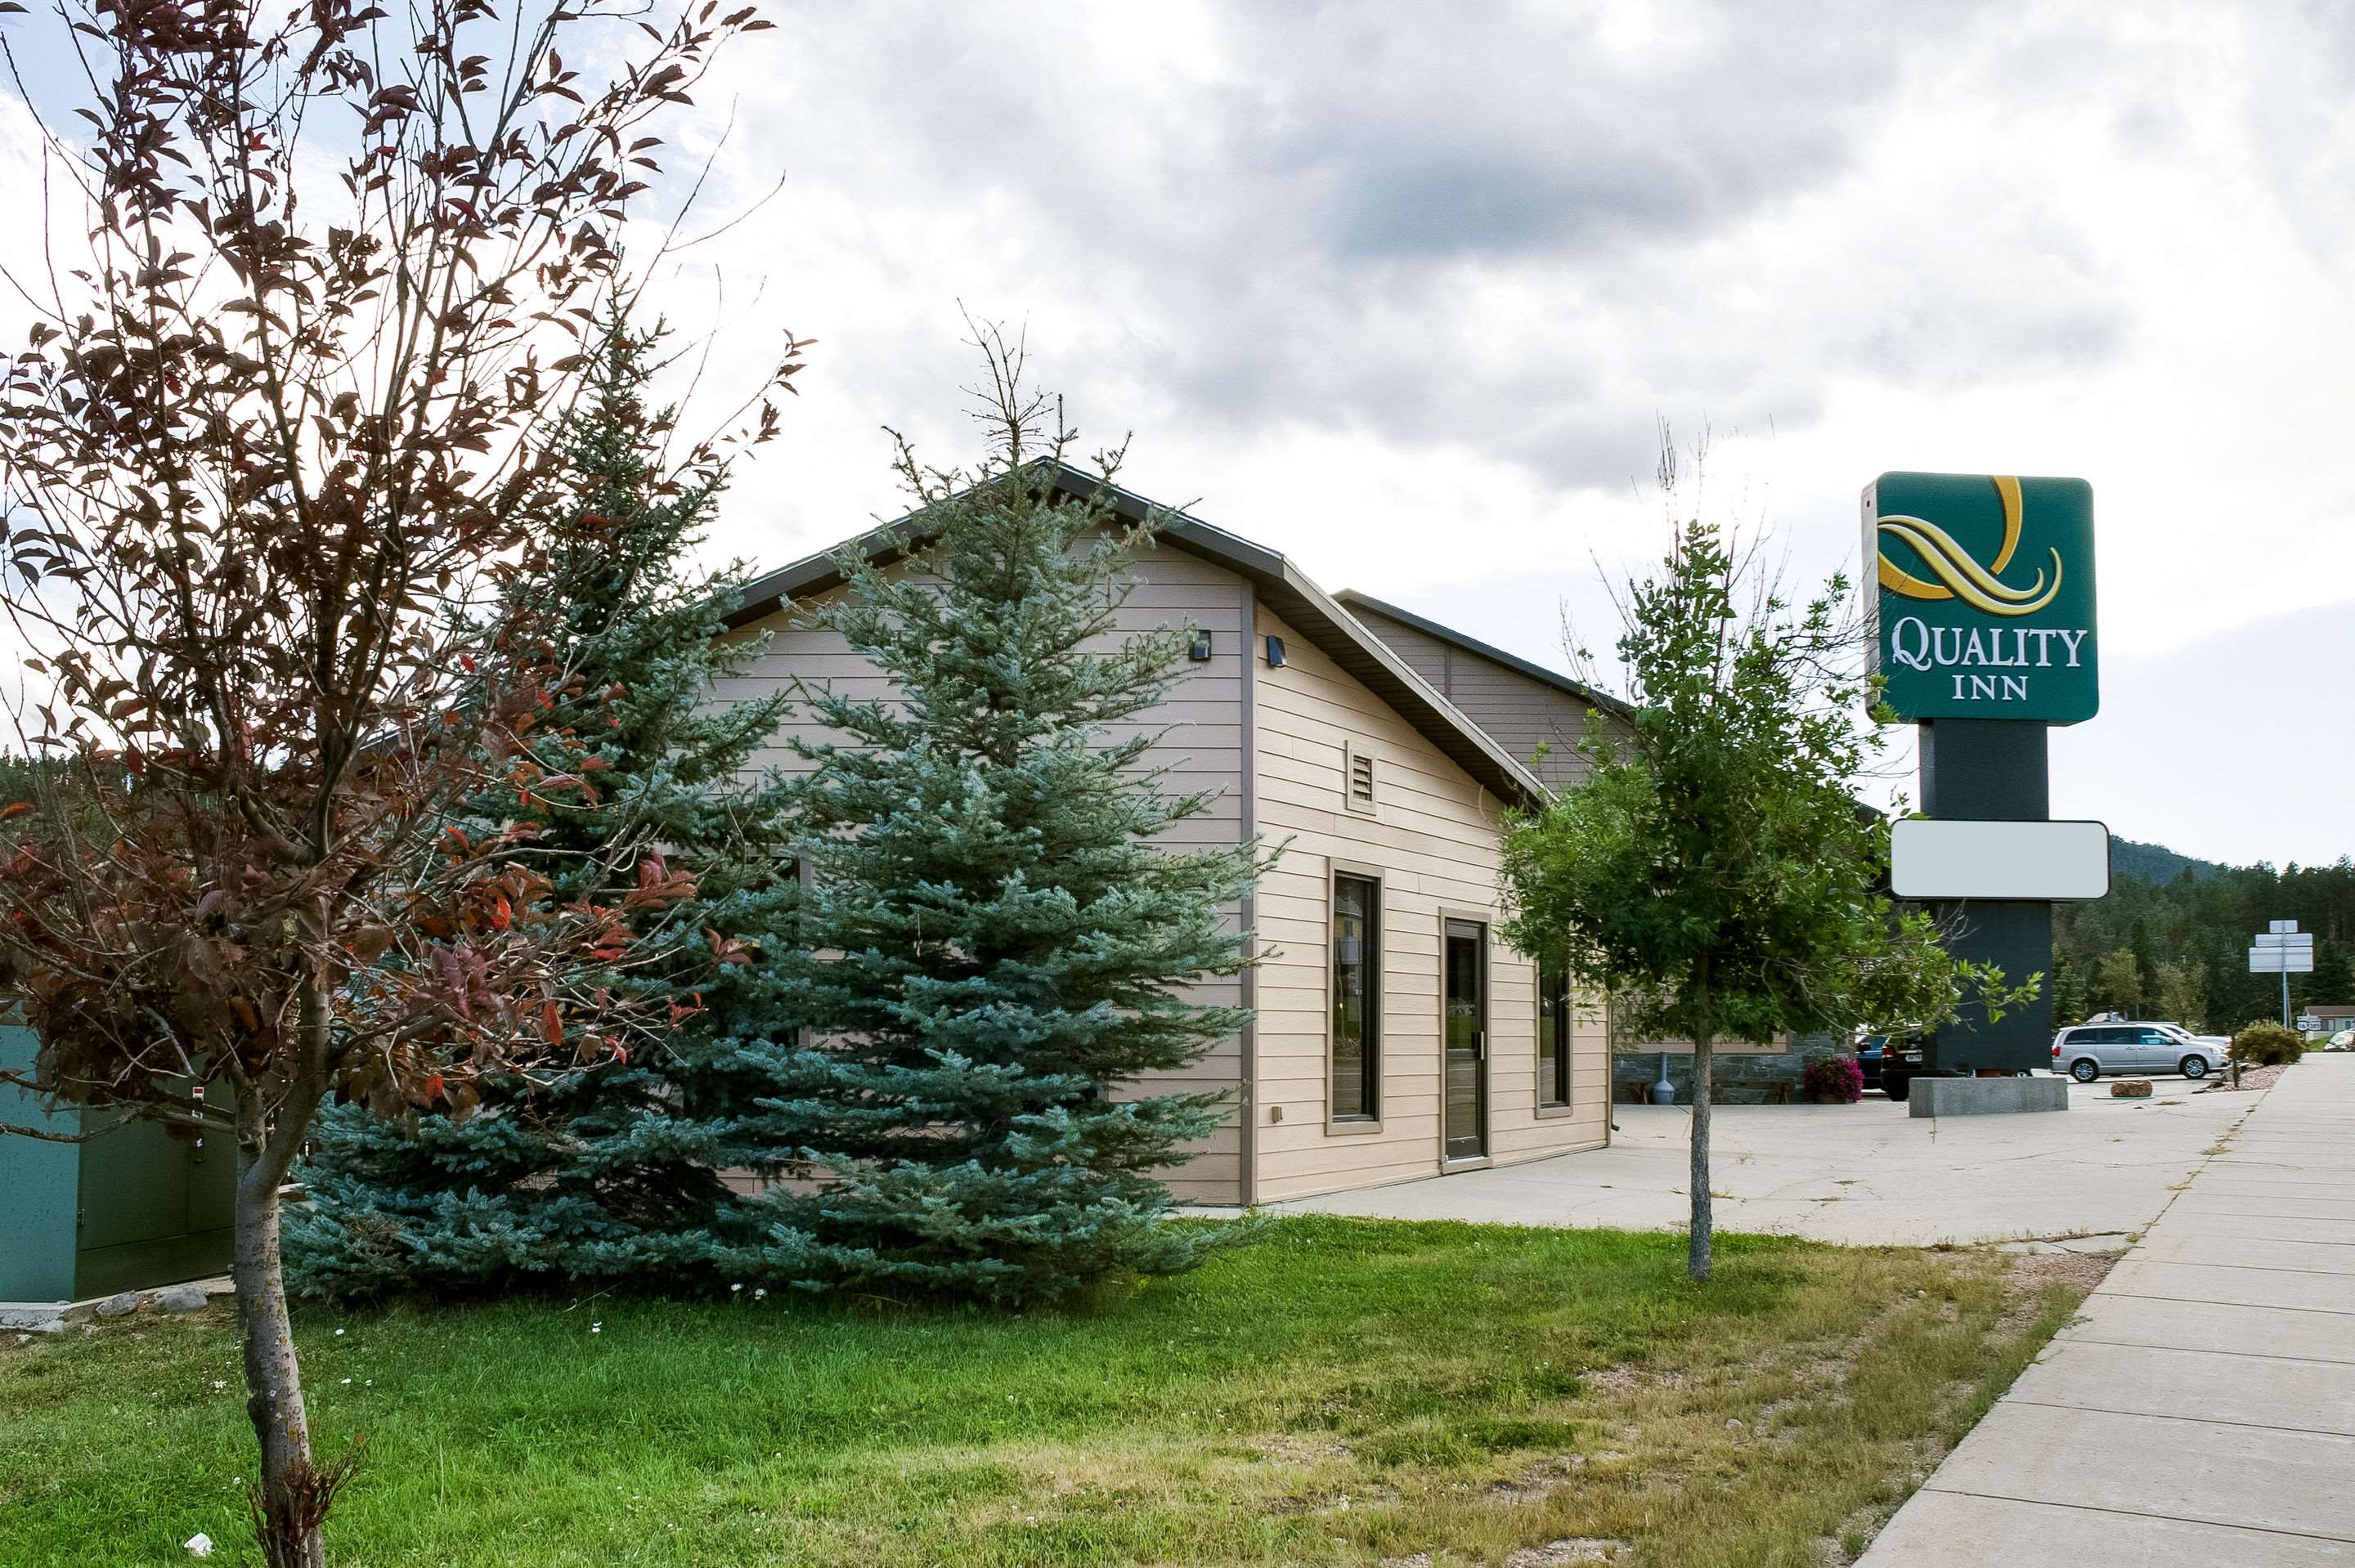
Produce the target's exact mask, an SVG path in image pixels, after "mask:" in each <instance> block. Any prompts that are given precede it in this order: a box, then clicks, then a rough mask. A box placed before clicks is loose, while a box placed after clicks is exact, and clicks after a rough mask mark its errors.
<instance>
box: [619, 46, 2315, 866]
mask: <svg viewBox="0 0 2355 1568" xmlns="http://www.w3.org/2000/svg"><path fill="white" fill-rule="evenodd" d="M764 12H765V14H767V15H769V16H773V17H774V18H775V19H776V20H777V22H778V24H779V26H778V27H777V29H776V30H775V31H773V32H770V33H766V34H763V35H761V36H760V37H758V38H756V39H752V40H748V41H747V43H746V45H745V47H744V48H742V49H741V50H740V51H739V52H738V54H737V55H736V57H735V58H733V59H732V60H730V62H729V63H728V64H727V65H726V67H724V68H723V69H722V70H721V71H720V72H719V76H718V77H717V78H716V79H714V80H713V81H712V82H711V83H709V84H708V85H707V87H706V88H705V89H704V90H703V91H702V93H701V94H700V98H701V104H700V107H699V109H698V114H699V116H700V119H699V120H698V122H696V123H695V124H694V125H693V126H692V127H689V128H688V129H689V130H690V131H691V133H690V134H688V135H686V136H682V137H679V138H677V140H679V141H681V142H682V143H685V144H686V145H685V149H684V150H685V151H686V152H687V153H689V154H698V155H699V154H703V153H705V152H708V151H709V149H710V148H711V147H712V146H713V145H714V144H715V143H718V144H719V154H718V156H719V161H718V164H717V177H716V178H715V180H714V181H713V182H712V184H711V185H710V187H709V190H708V191H707V195H706V203H705V210H706V211H708V212H709V213H710V214H711V215H712V216H713V217H715V218H716V217H719V216H722V215H725V214H729V213H733V212H737V211H741V210H742V209H743V208H744V207H746V206H748V205H749V204H750V203H751V202H752V201H753V199H754V198H755V197H757V196H759V195H760V194H761V193H762V192H763V191H766V190H768V189H769V188H770V187H772V186H773V185H775V184H776V182H777V181H778V180H779V179H780V177H782V178H783V185H782V187H781V188H780V189H779V190H778V192H777V194H776V195H775V196H774V197H773V199H771V200H769V201H768V202H767V203H766V204H765V205H764V206H762V207H760V208H759V210H758V211H757V212H755V213H753V214H752V215H751V217H748V218H747V219H745V221H743V222H742V223H741V224H739V225H738V226H737V227H736V228H733V229H731V230H730V231H729V232H727V233H726V234H725V235H723V236H722V237H721V238H718V239H716V240H714V241H711V242H710V243H709V244H707V245H705V246H703V247H701V248H700V249H697V250H696V251H694V252H693V253H692V254H691V255H690V256H689V257H688V258H687V260H685V261H684V262H682V263H681V264H679V265H678V266H677V267H676V268H674V269H672V270H668V271H667V272H666V275H665V276H664V277H663V278H662V279H660V280H659V284H660V289H661V293H662V297H663V300H664V302H665V304H666V308H667V309H668V310H669V311H670V312H671V313H672V314H673V316H674V317H675V318H676V319H677V321H678V323H680V324H681V325H682V326H685V327H687V328H690V329H694V330H703V329H708V328H714V327H716V328H717V329H718V330H719V337H718V339H717V354H716V357H715V359H714V362H713V364H712V366H711V368H710V371H709V376H708V380H709V384H711V385H713V386H724V385H726V384H727V383H728V382H729V379H730V376H740V377H741V376H751V375H754V374H755V373H756V371H757V366H758V362H759V356H760V355H761V354H762V352H763V351H764V350H765V349H766V347H767V346H768V345H769V344H772V343H773V340H774V337H775V335H776V334H777V333H778V332H779V331H781V330H783V329H785V328H790V329H791V330H793V331H794V332H796V333H799V334H803V335H805V336H808V337H813V338H815V339H817V340H818V345H817V346H816V347H815V349H814V350H812V352H811V355H810V368H809V370H808V371H807V372H806V374H805V376H803V377H802V378H801V381H800V386H801V388H802V396H801V397H800V398H799V399H798V400H797V401H796V402H795V403H794V406H793V407H792V408H790V410H789V411H788V418H787V426H786V431H785V435H784V438H783V440H781V441H779V442H778V443H776V444H775V445H774V446H773V447H771V448H770V449H768V450H767V452H766V454H765V455H764V456H763V457H762V461H760V463H759V464H758V465H757V468H756V469H755V470H754V471H751V472H749V473H748V474H747V475H746V476H745V479H744V481H743V482H742V483H741V486H740V487H739V489H738V491H737V493H735V495H734V497H733V499H732V501H731V503H730V509H729V512H728V515H727V518H726V521H725V524H724V527H723V529H722V531H721V536H720V537H719V540H718V541H716V546H715V547H716V548H717V549H719V550H723V551H726V552H729V553H732V554H737V555H741V556H747V557H750V558H751V559H753V560H754V561H756V562H758V563H761V564H767V565H773V564H776V563H779V562H781V561H783V560H784V559H788V558H791V557H793V556H799V555H802V554H805V553H806V552H807V551H809V550H811V549H814V548H817V547H820V546H826V545H828V544H831V543H833V542H834V541H836V540H837V539H839V538H840V537H842V536H844V535H847V534H849V533H851V532H853V531H855V530H856V529H857V528H858V527H860V526H863V525H864V524H866V522H867V521H868V518H869V517H870V516H871V515H873V514H879V513H889V512H891V511H892V510H894V508H895V497H894V493H893V491H892V487H891V480H890V472H889V470H888V467H887V460H888V457H889V448H888V444H887V441H886V439H885V438H884V437H883V436H882V434H881V433H880V430H879V427H880V426H881V425H883V424H885V423H887V422H888V423H890V424H892V425H894V426H897V427H899V428H901V429H907V430H908V431H910V432H911V434H912V435H914V436H916V437H917V438H918V439H919V440H920V441H921V442H922V445H923V447H924V449H925V450H926V451H927V453H928V454H929V455H931V456H932V457H934V458H936V459H938V460H940V461H954V460H961V459H964V458H967V457H969V456H970V455H972V440H973V433H972V429H971V427H970V425H969V424H968V423H967V422H966V421H965V420H964V418H963V416H962V408H963V400H962V397H961V395H960V393H959V391H958V388H959V387H962V386H964V385H967V384H969V383H970V382H971V381H972V380H973V379H974V376H975V368H976V366H975V360H974V356H973V355H972V354H971V351H970V350H969V349H967V348H966V347H965V346H964V344H963V342H962V341H961V340H962V338H963V337H964V325H963V322H962V320H961V318H960V315H959V302H963V303H964V306H965V307H967V308H969V309H971V310H972V311H974V312H975V313H977V314H980V315H982V316H985V317H988V318H995V319H999V320H1003V321H1006V322H1008V323H1018V324H1025V325H1027V328H1028V335H1029V341H1030V344H1031V347H1032V350H1033V365H1034V368H1035V369H1036V370H1037V371H1038V372H1039V376H1040V378H1041V379H1042V380H1043V382H1044V383H1045V384H1047V385H1048V386H1050V387H1056V388H1060V390H1061V391H1062V392H1064V393H1065V394H1066V396H1067V398H1068V402H1069V407H1070V408H1071V412H1072V415H1073V418H1075V420H1076V421H1077V422H1078V423H1079V424H1080V425H1081V426H1082V429H1083V430H1085V431H1086V432H1088V433H1089V434H1091V435H1093V436H1100V437H1103V438H1105V439H1117V438H1118V437H1119V436H1120V435H1122V434H1123V433H1124V432H1128V431H1134V432H1135V443H1134V446H1133V448H1132V450H1131V459H1130V466H1129V469H1128V471H1127V476H1126V477H1127V479H1128V481H1129V482H1130V483H1131V484H1132V485H1133V486H1134V487H1135V488H1136V489H1139V490H1141V491H1143V492H1144V493H1146V494H1148V495H1151V496H1153V497H1155V498H1156V499H1159V500H1163V501H1167V502H1171V503H1191V505H1192V506H1193V509H1194V510H1195V511H1196V512H1197V514H1199V515H1200V516H1202V517H1204V518H1206V519H1208V520H1209V521H1211V522H1214V523H1217V524H1220V525H1222V526H1225V527H1227V528H1230V529H1232V530H1233V531H1235V532H1237V533H1240V534H1242V535H1246V536H1248V537H1251V538H1252V539H1255V540H1258V541H1261V542H1263V543H1264V544H1267V545H1270V546H1275V547H1277V548H1280V549H1283V550H1284V551H1285V552H1287V553H1288V554H1290V555H1292V556H1294V557H1295V559H1296V560H1297V561H1298V562H1300V563H1301V565H1302V566H1303V567H1305V569H1306V570H1307V571H1308V572H1309V573H1310V574H1311V575H1313V576H1315V577H1316V578H1318V579H1319V580H1320V581H1322V582H1323V583H1324V584H1325V585H1326V586H1327V587H1328V588H1343V587H1353V588H1361V589H1364V590H1366V591H1368V592H1370V593H1373V594H1376V595H1378V596H1380V597H1382V598H1386V599H1394V600H1397V601H1399V602H1401V603H1404V604H1407V605H1409V606H1412V607H1414V608H1416V609H1421V610H1423V611H1424V612H1426V613H1428V614H1431V615H1433V616H1435V617H1438V618H1440V619H1442V620H1448V621H1452V622H1454V623H1455V624H1457V625H1460V626H1463V627H1465V629H1466V630H1471V631H1473V632H1475V633H1476V634H1477V635H1479V636H1482V637H1484V638H1487V639H1488V640H1489V641H1495V642H1497V643H1500V644H1502V645H1504V646H1506V647H1508V648H1510V649H1512V650H1514V651H1516V652H1520V653H1522V654H1524V655H1526V656H1529V657H1530V658H1534V659H1539V660H1541V661H1546V662H1555V663H1560V662H1561V659H1562V653H1561V636H1560V620H1561V608H1562V607H1563V606H1564V605H1565V604H1567V605H1568V606H1569V607H1570V609H1571V610H1572V613H1573V615H1574V616H1576V617H1577V618H1578V619H1579V620H1581V621H1582V624H1584V625H1585V626H1587V627H1588V628H1589V629H1590V631H1591V634H1592V636H1593V640H1594V641H1596V642H1597V643H1604V642H1607V641H1608V630H1609V628H1608V620H1607V617H1608V610H1607V606H1606V604H1605V603H1604V600H1603V599H1602V597H1601V595H1600V594H1599V592H1598V591H1597V588H1596V584H1597V581H1598V575H1599V574H1602V573H1609V572H1615V571H1623V570H1625V568H1626V567H1628V566H1629V565H1631V564H1633V563H1637V562H1640V561H1642V560H1644V559H1645V558H1646V557H1648V556H1652V555H1654V554H1656V553H1657V547H1658V546H1659V544H1660V542H1661V539H1662V524H1661V513H1660V508H1659V505H1658V503H1657V498H1656V497H1654V496H1652V495H1651V494H1650V493H1649V475H1650V472H1651V471H1652V468H1653V465H1654V450H1655V446H1656V442H1657V429H1658V427H1659V424H1660V422H1661V421H1666V422H1667V424H1668V426H1669V428H1670V429H1673V430H1674V431H1675V432H1677V433H1678V436H1679V437H1680V438H1686V439H1689V438H1690V437H1693V436H1695V435H1697V434H1699V433H1700V431H1701V430H1703V429H1709V430H1710V431H1711V432H1713V439H1712V444H1711V451H1710V463H1709V469H1708V473H1707V486H1708V488H1707V492H1706V493H1705V495H1704V496H1703V498H1702V504H1704V505H1707V506H1709V507H1710V508H1712V509H1715V510H1717V511H1718V512H1719V514H1721V515H1723V516H1726V517H1729V518H1734V519H1738V520H1740V521H1742V522H1743V523H1744V524H1746V525H1749V526H1753V527H1757V526H1766V527H1770V528H1771V530H1772V533H1773V538H1774V548H1775V549H1776V550H1777V551H1779V552H1781V553H1782V554H1783V555H1784V556H1786V557H1787V560H1788V562H1789V567H1790V569H1791V570H1792V571H1793V572H1795V573H1797V574H1801V575H1816V576H1819V575H1821V574H1823V573H1828V572H1829V571H1831V570H1834V569H1836V568H1838V567H1843V566H1846V567H1849V569H1851V570H1852V569H1853V567H1854V563H1855V559H1856V556H1857V555H1858V553H1859V550H1858V545H1859V537H1860V529H1859V521H1858V515H1857V497H1858V493H1859V490H1860V489H1861V487H1862V486H1863V485H1864V484H1865V483H1866V482H1869V481H1870V479H1871V478H1872V477H1873V476H1874V475H1875V474H1876V473H1878V472H1880V471H1882V470H1886V469H1899V468H1904V469H1934V470H1951V471H1965V472H1984V471H2000V472H2014V473H2031V474H2033V473H2043V474H2075V475H2082V476H2083V477H2085V478H2087V479H2089V480H2090V481H2091V482H2092V483H2093V485H2094V493H2095V499H2096V515H2097V525H2098V528H2099V537H2100V545H2101V576H2102V599H2103V602H2102V607H2101V608H2102V636H2103V639H2104V645H2105V668H2104V676H2105V711H2104V713H2103V715H2102V716H2101V717H2100V718H2098V719H2096V720H2095V721H2094V722H2093V723H2091V724H2088V725H2085V726H2082V727H2080V728H2078V729H2076V730H2074V731H2063V732H2057V733H2056V739H2055V741H2054V747H2053V750H2054V758H2055V774H2056V776H2055V789H2054V800H2053V807H2054V812H2055V814H2056V815H2069V816H2091V817H2099V818H2103V819H2105V820H2106V821H2108V822H2109V823H2110V824H2111V827H2112V829H2113V831H2114V832H2119V833H2121V834H2126V835H2128V836H2132V837H2135V838H2138V839H2146V840H2157V841H2159V842H2165V843H2168V844H2169V845H2171V846H2173V847H2175V848H2178V849H2179V850H2182V851H2184V852H2186V853H2194V854H2199V855H2203V856H2208V857H2211V858H2218V859H2228V860H2235V861H2250V860H2256V859H2268V860H2273V861H2276V862H2281V861H2287V860H2292V859H2296V860H2300V861H2317V860H2329V859H2335V858H2337V857H2338V856H2339V855H2340V854H2342V853H2348V852H2349V851H2350V850H2355V821H2350V817H2355V812H2350V806H2355V682H2350V679H2349V674H2350V665H2355V660H2350V651H2355V440H2350V439H2349V427H2350V422H2355V353H2350V351H2355V295H2351V294H2350V281H2355V267H2350V254H2355V90H2350V89H2355V7H2351V6H2350V5H2338V4H2328V3H2314V4H2306V3H2299V0H2281V3H2278V4H2241V5H2234V4H2230V3H2226V0H2205V3H2201V4H2190V5H2179V6H2176V5H2166V4H2162V3H2158V0H2149V3H2137V4H2135V5H2115V4H2096V5H2074V6H2071V5H2034V6H2025V5H1967V4H1961V3H1947V4H1941V5H1899V4H1881V5H1838V4H1813V5H1774V4H1764V3H1757V0H1746V3H1741V4H1730V5H1722V6H1710V5H1699V4H1689V3H1688V4H1677V5H1651V4H1630V5H1573V4H1554V5H1528V6H1515V5H1482V4H1468V3H1467V4H1453V5H1427V4H1421V3H1408V0H1398V3H1392V4H1379V5H1378V4H1358V5H1329V6H1319V5H1284V4H1275V3H1271V0H1244V3H1237V4H1232V5H1221V4H1215V3H1193V0H1156V3H1155V4H1153V5H1135V4H1126V3H1116V4H1103V5H1094V4H1058V5H1047V4H1036V5H1019V4H987V3H978V0H960V3H954V4H941V5H916V4H893V3H879V4H866V5H794V4H783V3H774V0H773V3H772V4H770V5H766V6H764ZM723 124H725V125H727V126H728V127H729V129H728V132H727V135H726V137H725V139H724V142H722V141H720V138H719V132H720V128H721V126H722V125H723ZM686 161H687V160H685V159H681V160H679V161H678V162H677V163H675V164H674V167H675V168H676V167H678V166H680V165H681V164H684V163H685V162H686Z"/></svg>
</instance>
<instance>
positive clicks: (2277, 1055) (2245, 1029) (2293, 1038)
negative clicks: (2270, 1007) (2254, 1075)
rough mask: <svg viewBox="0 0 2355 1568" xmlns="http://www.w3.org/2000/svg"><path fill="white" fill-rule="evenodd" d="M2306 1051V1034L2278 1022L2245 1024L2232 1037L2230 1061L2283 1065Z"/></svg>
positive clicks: (2246, 1064) (2256, 1064)
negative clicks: (2286, 1027) (2284, 1026)
mask: <svg viewBox="0 0 2355 1568" xmlns="http://www.w3.org/2000/svg"><path fill="white" fill-rule="evenodd" d="M2305 1054H2306V1037H2305V1036H2304V1035H2302V1034H2300V1033H2298V1032H2297V1031H2296V1030H2295V1029H2285V1028H2283V1027H2282V1026H2281V1025H2280V1024H2278V1023H2272V1022H2265V1021H2264V1020H2259V1021H2258V1022H2254V1023H2244V1024H2243V1025H2242V1026H2241V1032H2240V1033H2238V1034H2235V1035H2233V1036H2232V1060H2234V1061H2235V1062H2238V1063H2240V1064H2241V1065H2243V1067H2286V1066H2287V1065H2289V1064H2291V1063H2292V1062H2295V1061H2296V1060H2297V1059H2298V1058H2299V1057H2300V1056H2303V1055H2305Z"/></svg>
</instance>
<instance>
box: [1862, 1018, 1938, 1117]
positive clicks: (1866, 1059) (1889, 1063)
mask: <svg viewBox="0 0 2355 1568" xmlns="http://www.w3.org/2000/svg"><path fill="white" fill-rule="evenodd" d="M1922 1041H1923V1036H1922V1033H1921V1032H1920V1031H1918V1030H1916V1031H1913V1032H1910V1033H1904V1034H1896V1035H1892V1034H1859V1035H1858V1036H1857V1038H1856V1061H1857V1065H1858V1066H1859V1067H1861V1068H1863V1069H1864V1086H1865V1087H1866V1088H1868V1089H1879V1090H1880V1091H1881V1093H1883V1094H1885V1095H1887V1096H1888V1097H1890V1098H1891V1099H1892V1100H1902V1099H1903V1098H1904V1097H1906V1095H1907V1094H1908V1093H1910V1092H1911V1090H1912V1088H1913V1079H1914V1078H1915V1077H1916V1076H1917V1075H1919V1074H1920V1073H1921V1070H1922Z"/></svg>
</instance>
